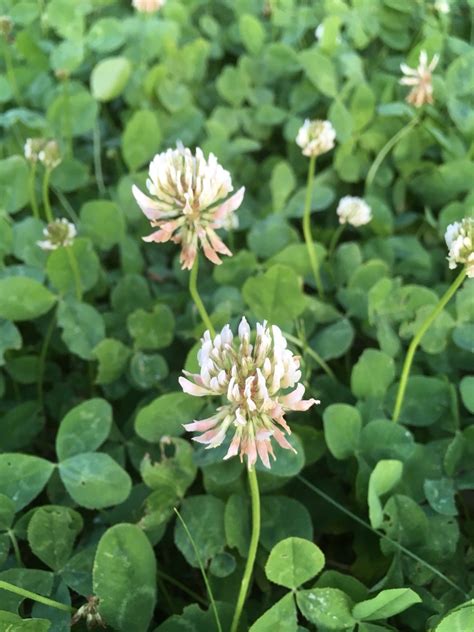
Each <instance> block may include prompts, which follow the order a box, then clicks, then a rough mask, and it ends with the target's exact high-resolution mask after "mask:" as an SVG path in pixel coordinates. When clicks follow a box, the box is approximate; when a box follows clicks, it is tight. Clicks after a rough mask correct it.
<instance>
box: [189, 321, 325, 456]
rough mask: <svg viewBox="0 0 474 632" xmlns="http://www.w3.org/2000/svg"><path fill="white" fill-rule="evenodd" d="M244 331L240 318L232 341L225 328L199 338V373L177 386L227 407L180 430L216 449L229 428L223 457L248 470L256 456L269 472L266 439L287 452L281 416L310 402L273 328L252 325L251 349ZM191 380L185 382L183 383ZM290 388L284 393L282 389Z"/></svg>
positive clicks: (297, 363)
mask: <svg viewBox="0 0 474 632" xmlns="http://www.w3.org/2000/svg"><path fill="white" fill-rule="evenodd" d="M250 335H251V334H250V327H249V325H248V323H247V321H246V319H245V318H242V320H241V322H240V325H239V329H238V336H239V342H238V344H236V343H235V342H234V337H233V334H232V331H231V329H230V327H229V325H226V326H225V327H224V328H223V329H222V331H221V333H220V334H218V335H217V336H215V338H214V339H212V338H211V336H210V334H209V332H208V331H206V333H205V334H204V337H203V338H202V341H201V342H202V346H201V349H200V350H199V353H198V361H199V366H200V367H201V371H200V373H197V374H191V373H188V372H187V371H184V373H185V375H186V376H187V378H184V377H181V378H180V379H179V382H180V384H181V387H182V388H183V391H184V392H185V393H189V394H190V395H195V396H197V397H203V396H206V395H214V396H216V395H217V396H221V397H223V398H225V399H226V400H227V402H228V403H227V404H225V405H224V406H221V407H220V408H218V409H217V412H216V414H215V415H213V416H212V417H210V418H208V419H204V420H201V421H195V422H193V423H190V424H186V425H185V428H186V430H190V431H197V432H202V433H203V434H201V435H199V436H197V437H195V438H194V440H195V441H198V442H199V443H203V444H206V445H207V447H208V448H216V447H218V446H220V445H221V444H222V442H223V441H224V439H225V437H226V434H227V431H228V430H229V428H231V427H232V428H234V430H235V432H234V436H233V438H232V441H231V444H230V447H229V450H228V452H227V454H226V456H225V457H224V458H226V459H228V458H230V457H232V456H235V455H237V454H240V458H241V460H242V458H243V456H244V455H246V457H247V462H248V466H249V468H251V467H252V466H253V465H254V464H255V462H256V460H257V457H260V459H261V461H262V463H263V464H264V465H265V466H266V467H268V468H269V467H270V459H269V456H273V457H274V454H273V448H272V444H271V441H270V439H271V438H273V439H275V440H276V441H277V443H278V444H279V445H280V446H281V447H283V448H286V449H290V450H293V448H292V446H291V444H290V443H288V441H287V440H286V438H285V436H284V432H282V430H281V429H280V428H279V427H278V426H280V427H281V428H282V429H283V431H285V432H286V433H288V434H290V432H291V431H290V428H289V427H288V425H287V423H286V421H285V418H284V414H285V412H286V411H288V410H302V411H303V410H307V409H308V408H310V407H311V406H312V405H313V404H317V403H319V402H318V401H317V400H315V399H309V400H303V395H304V390H305V389H304V386H303V385H302V384H298V381H299V379H300V378H301V371H300V368H299V367H300V361H299V358H298V357H297V356H294V355H293V353H292V352H291V351H290V350H289V349H287V342H286V339H285V338H284V336H283V334H282V332H281V330H280V329H279V327H277V326H276V325H273V326H272V327H271V328H269V327H268V326H267V323H266V322H264V323H263V324H260V323H257V326H256V337H255V342H254V344H251V343H250ZM188 378H191V379H188ZM295 385H296V388H295V389H294V390H293V391H292V392H290V393H287V394H282V393H281V391H282V390H285V389H291V388H293V387H295Z"/></svg>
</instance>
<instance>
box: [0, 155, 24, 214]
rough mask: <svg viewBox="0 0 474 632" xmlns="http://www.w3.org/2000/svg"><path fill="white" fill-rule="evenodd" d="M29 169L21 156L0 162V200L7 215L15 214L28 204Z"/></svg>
mask: <svg viewBox="0 0 474 632" xmlns="http://www.w3.org/2000/svg"><path fill="white" fill-rule="evenodd" d="M28 177H29V169H28V164H27V162H26V160H25V159H24V158H23V156H10V157H9V158H4V159H3V160H0V199H1V200H2V208H4V209H5V211H6V212H7V213H16V212H17V211H19V210H21V209H22V208H23V207H24V206H25V205H26V204H27V202H28V187H27V186H25V183H26V182H27V181H28Z"/></svg>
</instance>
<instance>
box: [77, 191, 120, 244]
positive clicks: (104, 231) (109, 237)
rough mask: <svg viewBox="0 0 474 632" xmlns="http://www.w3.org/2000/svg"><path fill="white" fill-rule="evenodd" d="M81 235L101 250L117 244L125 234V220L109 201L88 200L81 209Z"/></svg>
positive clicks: (116, 207) (115, 205)
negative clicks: (85, 236) (88, 238)
mask: <svg viewBox="0 0 474 632" xmlns="http://www.w3.org/2000/svg"><path fill="white" fill-rule="evenodd" d="M80 217H81V222H80V226H79V228H80V231H81V234H84V235H87V236H88V237H90V239H91V241H92V243H93V244H94V245H95V246H97V248H100V249H101V250H110V248H112V246H115V245H116V244H118V243H119V242H120V241H121V239H122V237H123V235H124V232H125V218H124V215H123V213H122V211H121V210H120V208H119V207H118V206H117V204H115V202H111V201H110V200H89V201H88V202H86V203H85V204H83V205H82V207H81V213H80Z"/></svg>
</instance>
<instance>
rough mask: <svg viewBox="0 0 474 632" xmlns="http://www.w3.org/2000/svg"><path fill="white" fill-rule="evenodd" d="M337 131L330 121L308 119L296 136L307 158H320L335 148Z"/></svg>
mask: <svg viewBox="0 0 474 632" xmlns="http://www.w3.org/2000/svg"><path fill="white" fill-rule="evenodd" d="M335 140H336V131H335V129H334V127H333V126H332V125H331V123H330V122H329V121H310V120H309V119H306V120H305V122H304V123H303V125H302V126H301V127H300V129H299V131H298V135H297V136H296V144H297V145H299V146H300V147H301V149H302V150H303V154H304V155H305V156H320V155H321V154H325V153H326V152H327V151H330V150H331V149H332V148H333V147H334V141H335Z"/></svg>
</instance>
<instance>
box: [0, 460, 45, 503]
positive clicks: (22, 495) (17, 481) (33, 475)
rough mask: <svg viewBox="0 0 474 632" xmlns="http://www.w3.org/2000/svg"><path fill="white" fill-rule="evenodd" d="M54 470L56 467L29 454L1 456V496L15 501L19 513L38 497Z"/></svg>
mask: <svg viewBox="0 0 474 632" xmlns="http://www.w3.org/2000/svg"><path fill="white" fill-rule="evenodd" d="M53 470H54V465H53V464H52V463H50V462H49V461H46V459H40V458H39V457H36V456H30V455H29V454H16V453H6V454H0V494H4V495H5V496H8V498H10V499H11V500H13V502H14V503H15V508H16V510H17V511H19V510H20V509H23V507H26V505H28V503H30V502H31V501H32V500H33V499H34V498H36V496H38V494H39V493H40V492H41V491H42V489H43V488H44V486H45V485H46V483H47V482H48V481H49V478H50V476H51V474H52V472H53Z"/></svg>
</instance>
